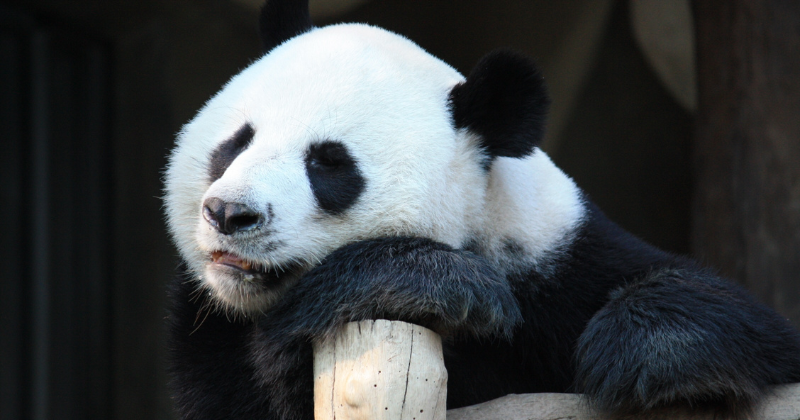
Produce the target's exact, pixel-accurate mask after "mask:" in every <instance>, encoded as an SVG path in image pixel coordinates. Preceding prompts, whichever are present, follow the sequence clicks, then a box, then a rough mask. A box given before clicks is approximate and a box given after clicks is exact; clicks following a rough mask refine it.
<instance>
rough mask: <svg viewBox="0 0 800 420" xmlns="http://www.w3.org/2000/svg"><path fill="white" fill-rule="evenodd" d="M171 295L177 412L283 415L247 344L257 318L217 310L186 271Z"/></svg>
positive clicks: (198, 418) (215, 419)
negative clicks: (260, 380) (274, 405)
mask: <svg viewBox="0 0 800 420" xmlns="http://www.w3.org/2000/svg"><path fill="white" fill-rule="evenodd" d="M205 293H208V292H205ZM169 295H170V312H169V315H168V318H167V319H168V326H169V330H168V335H169V341H168V344H169V370H170V374H171V377H172V381H171V382H172V383H171V387H172V389H173V394H174V402H175V408H176V409H177V411H178V413H179V415H180V418H182V419H192V420H204V419H208V420H220V419H241V418H259V419H278V418H283V417H279V416H278V415H276V414H275V413H274V412H272V409H271V407H272V404H271V399H270V397H271V395H270V393H268V392H265V391H264V390H263V388H261V386H260V385H259V383H258V381H257V380H256V378H255V372H256V370H255V368H254V366H253V362H252V357H251V356H250V354H249V351H250V348H249V345H248V343H249V341H250V339H251V336H252V334H253V331H254V328H255V324H254V323H253V322H246V321H243V320H241V319H240V320H233V318H229V317H227V316H226V315H225V314H224V313H222V312H219V311H215V310H214V309H213V306H212V305H210V302H209V301H208V299H210V297H208V296H205V295H204V294H203V293H202V292H201V291H199V290H197V285H196V283H195V281H192V280H188V277H187V276H185V275H183V276H179V277H178V278H176V279H175V280H173V282H172V284H171V285H170V290H169ZM309 375H310V374H309ZM309 400H310V398H309ZM309 405H310V402H309Z"/></svg>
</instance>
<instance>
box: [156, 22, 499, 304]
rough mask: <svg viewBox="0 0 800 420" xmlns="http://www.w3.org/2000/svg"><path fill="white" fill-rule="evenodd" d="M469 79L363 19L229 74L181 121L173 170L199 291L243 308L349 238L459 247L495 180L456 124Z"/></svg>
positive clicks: (183, 238) (173, 217)
mask: <svg viewBox="0 0 800 420" xmlns="http://www.w3.org/2000/svg"><path fill="white" fill-rule="evenodd" d="M462 81H463V77H462V76H461V75H459V74H458V73H457V72H456V71H455V70H453V69H452V68H451V67H450V66H448V65H446V64H444V63H443V62H441V61H439V60H438V59H436V58H434V57H432V56H430V55H429V54H427V53H426V52H424V51H423V50H422V49H420V48H419V47H418V46H416V45H415V44H413V43H411V42H410V41H408V40H406V39H404V38H402V37H400V36H397V35H395V34H392V33H389V32H387V31H385V30H382V29H378V28H374V27H369V26H365V25H336V26H330V27H325V28H320V29H314V30H312V31H310V32H308V33H306V34H303V35H300V36H297V37H295V38H292V39H290V40H289V41H287V42H285V43H284V44H282V45H280V46H278V47H277V48H275V49H274V50H272V51H271V52H270V53H269V54H268V55H266V56H264V57H263V58H261V59H260V60H258V61H257V62H255V63H254V64H252V65H251V66H250V67H248V68H247V69H245V70H244V71H243V72H242V73H240V74H239V75H237V76H236V77H234V78H233V79H232V80H231V81H230V82H229V83H228V84H227V85H226V86H225V88H224V89H223V90H222V91H221V92H219V93H218V94H217V95H216V96H215V97H214V98H212V99H211V100H210V101H209V102H208V103H207V104H206V105H205V107H204V108H203V109H202V110H201V111H200V112H199V113H198V115H197V116H196V117H195V118H194V119H193V120H192V121H191V122H190V123H189V124H187V125H186V126H185V127H184V129H183V131H182V132H181V134H180V136H179V138H178V143H177V147H176V148H175V150H174V151H173V154H172V156H171V158H170V163H169V166H168V168H167V172H166V196H165V202H166V208H167V215H168V222H169V227H170V231H171V234H172V236H173V238H174V240H175V242H176V243H177V245H178V248H179V250H180V252H181V254H182V256H183V257H184V259H185V260H186V261H187V263H188V264H189V267H190V270H191V271H192V272H193V273H194V275H195V277H196V278H198V279H200V283H199V284H200V285H201V286H202V287H205V288H207V289H209V290H210V291H211V294H212V296H214V297H215V301H216V302H217V303H218V304H219V305H220V306H221V307H222V308H225V309H228V310H234V311H235V312H237V313H244V314H248V313H254V312H258V311H263V310H265V309H267V308H268V307H269V306H271V305H272V304H273V303H274V302H275V300H276V299H278V298H279V297H280V296H281V294H282V293H283V292H284V291H285V290H286V289H287V288H289V287H291V285H292V284H293V283H294V282H295V281H296V280H297V279H298V278H299V276H300V275H302V274H303V273H304V272H305V271H307V270H308V269H310V268H311V267H313V266H314V265H315V264H317V263H318V262H319V261H320V260H321V259H322V258H324V257H325V256H326V255H327V254H328V253H330V252H331V251H333V250H334V249H336V248H338V247H340V246H342V245H344V244H347V243H349V242H352V241H356V240H360V239H366V238H374V237H380V236H390V235H414V236H424V237H428V238H432V239H435V240H438V241H440V242H444V243H447V244H450V245H452V246H459V245H460V244H462V243H464V242H465V241H466V240H467V238H468V237H469V236H470V235H472V234H473V233H474V232H473V230H474V229H473V226H476V225H479V224H481V223H480V221H479V220H478V219H480V218H481V217H483V216H482V215H481V214H482V213H481V209H482V208H483V207H484V205H483V201H484V195H485V189H486V184H487V182H488V181H487V174H486V171H485V170H484V168H483V167H482V165H483V164H484V163H485V160H486V156H484V155H483V152H482V151H481V150H482V149H481V148H479V147H478V145H477V140H476V138H475V136H474V135H471V134H469V133H468V132H467V131H466V130H463V129H457V128H456V127H454V125H453V122H452V114H451V109H450V103H449V97H448V95H449V93H450V91H451V89H452V88H453V86H455V85H456V84H458V83H460V82H462Z"/></svg>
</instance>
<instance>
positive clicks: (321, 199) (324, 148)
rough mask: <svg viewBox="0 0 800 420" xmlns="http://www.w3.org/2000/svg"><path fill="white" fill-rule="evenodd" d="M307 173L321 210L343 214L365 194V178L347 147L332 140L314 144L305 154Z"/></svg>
mask: <svg viewBox="0 0 800 420" xmlns="http://www.w3.org/2000/svg"><path fill="white" fill-rule="evenodd" d="M305 161H306V173H307V174H308V180H309V182H310V183H311V190H312V192H313V193H314V197H315V198H316V200H317V204H319V207H320V208H321V209H322V210H324V211H325V212H326V213H328V214H332V215H336V214H341V213H342V212H344V211H345V210H347V209H348V208H349V207H350V206H352V205H353V203H355V201H356V199H358V197H359V196H360V195H361V193H362V192H363V191H364V184H365V182H364V177H362V176H361V171H359V170H358V164H357V162H356V160H355V159H354V158H353V156H352V155H351V154H350V152H349V151H348V150H347V147H346V146H345V145H344V144H342V143H340V142H338V141H332V140H326V141H323V142H319V143H314V144H312V145H310V146H309V147H308V151H307V152H306V159H305Z"/></svg>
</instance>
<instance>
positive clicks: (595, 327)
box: [576, 270, 800, 416]
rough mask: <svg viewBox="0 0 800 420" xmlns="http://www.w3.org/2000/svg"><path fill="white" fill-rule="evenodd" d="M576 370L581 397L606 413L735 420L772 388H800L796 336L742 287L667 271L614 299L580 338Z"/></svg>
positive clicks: (700, 275) (617, 293) (686, 272)
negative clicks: (671, 408)
mask: <svg viewBox="0 0 800 420" xmlns="http://www.w3.org/2000/svg"><path fill="white" fill-rule="evenodd" d="M577 364H578V366H577V374H576V388H577V390H578V391H581V392H585V393H587V394H589V395H590V396H591V397H592V398H593V400H594V401H595V403H596V404H597V405H598V407H599V408H601V409H604V410H606V411H610V412H616V413H630V412H641V411H646V410H648V409H652V408H656V407H660V406H666V405H685V406H688V407H690V408H692V409H710V410H715V411H716V412H719V413H722V414H724V415H731V416H740V415H746V414H747V413H748V412H749V411H750V409H751V408H752V406H753V403H755V402H756V401H757V399H758V398H759V396H760V395H761V394H762V393H763V390H764V388H765V386H767V385H768V384H778V383H786V382H792V381H797V380H799V379H800V337H798V334H797V333H796V332H795V331H793V330H792V328H791V327H790V325H789V324H788V322H787V321H786V320H785V319H783V318H781V317H780V316H779V315H777V314H776V313H775V312H774V311H772V310H770V309H769V308H767V307H765V306H763V305H761V304H759V303H757V302H755V301H754V300H753V298H751V297H750V296H749V295H748V294H747V293H746V292H744V291H743V290H742V289H741V288H739V287H738V286H735V285H733V284H730V283H727V282H725V281H723V280H721V279H719V278H716V277H715V276H712V275H708V274H706V273H702V272H698V271H696V270H692V271H690V270H664V271H660V272H653V273H651V274H650V275H648V276H647V277H646V278H644V279H643V280H641V281H638V282H635V283H632V284H630V285H627V286H625V287H623V288H621V289H619V290H617V291H615V292H613V293H612V295H611V300H610V301H609V302H608V303H607V304H606V305H605V306H604V307H603V308H602V309H601V310H600V311H598V312H597V313H596V314H595V315H594V316H593V318H592V319H591V320H590V321H589V323H588V325H587V327H586V329H585V331H584V332H583V334H582V335H581V337H580V338H579V341H578V349H577Z"/></svg>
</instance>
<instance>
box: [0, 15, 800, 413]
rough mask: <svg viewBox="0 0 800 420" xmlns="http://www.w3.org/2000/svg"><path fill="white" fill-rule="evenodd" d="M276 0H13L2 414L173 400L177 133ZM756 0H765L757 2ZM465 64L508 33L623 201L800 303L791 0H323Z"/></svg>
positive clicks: (232, 65) (687, 248)
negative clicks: (265, 2) (169, 227)
mask: <svg viewBox="0 0 800 420" xmlns="http://www.w3.org/2000/svg"><path fill="white" fill-rule="evenodd" d="M260 3H261V0H138V1H135V2H132V1H123V0H0V181H1V182H0V185H1V187H0V192H1V193H2V197H1V201H0V223H2V227H3V228H2V231H0V251H1V252H0V267H2V272H0V278H1V279H2V283H1V285H2V287H1V288H0V420H6V419H35V420H40V419H171V418H173V417H174V414H173V412H172V407H171V402H170V398H169V392H168V388H167V381H168V379H167V377H166V375H165V371H164V363H163V359H164V355H165V345H164V341H163V338H164V325H163V324H164V316H165V310H164V303H165V292H164V290H165V284H166V283H167V281H168V280H169V279H170V277H171V276H172V275H173V273H174V272H175V268H176V266H177V264H178V257H177V252H176V251H175V249H174V247H173V246H172V245H171V244H170V242H169V238H168V237H167V234H166V230H165V226H164V220H163V215H162V211H161V205H162V204H161V200H160V196H161V188H162V185H161V179H160V178H161V171H162V169H163V167H164V165H165V163H166V157H167V154H168V153H169V150H170V148H171V146H172V144H173V139H174V136H175V134H176V133H177V132H178V131H179V130H180V128H181V125H182V124H184V123H185V122H186V121H188V119H190V118H191V117H192V115H193V114H194V113H195V112H196V110H197V109H198V108H199V107H200V106H202V105H203V103H204V102H205V101H206V100H207V99H208V98H209V97H210V96H211V95H212V94H214V92H216V91H217V90H218V89H219V88H220V87H221V86H222V85H223V84H224V83H225V82H226V81H227V79H228V78H230V77H231V76H232V75H233V74H235V73H237V72H238V71H239V70H241V69H242V68H244V67H245V66H247V65H248V63H250V62H252V61H253V60H255V59H257V58H258V57H259V55H260V54H261V51H260V45H259V40H258V37H257V34H256V29H255V28H256V21H257V10H258V7H259V6H260ZM756 3H757V4H756ZM311 11H312V15H313V17H314V21H315V23H316V24H317V25H324V24H328V23H335V22H342V21H351V22H352V21H356V22H367V23H371V24H375V25H378V26H382V27H385V28H387V29H390V30H392V31H395V32H397V33H400V34H402V35H405V36H407V37H408V38H410V39H412V40H414V41H415V42H417V43H418V44H420V45H421V46H422V47H423V48H425V49H427V50H428V51H429V52H431V53H432V54H434V55H436V56H437V57H439V58H441V59H443V60H444V61H446V62H448V63H450V64H452V65H453V66H454V67H456V68H457V69H458V70H459V71H461V72H462V73H468V72H469V71H470V69H471V68H472V65H473V64H474V63H476V62H477V61H478V60H479V58H480V57H481V56H482V55H484V54H485V53H487V52H489V51H491V50H492V49H494V48H498V47H513V48H515V49H517V50H520V51H523V52H525V53H527V54H529V55H531V56H533V57H534V58H536V59H537V61H538V62H539V64H540V65H541V66H542V67H543V70H544V74H545V77H546V79H547V81H548V84H549V88H550V92H551V95H552V97H553V106H552V113H551V116H550V120H549V132H548V135H547V138H546V140H545V143H544V149H545V150H546V151H547V152H548V153H549V154H550V155H551V156H552V157H553V159H554V160H555V162H556V163H557V164H558V165H559V166H560V167H561V168H563V169H564V170H565V171H566V172H567V173H568V174H570V175H571V176H573V177H574V178H575V180H576V181H577V182H578V184H579V185H580V186H582V187H583V188H584V189H585V190H586V191H587V192H588V194H589V195H590V196H591V197H592V198H593V199H594V200H595V201H596V202H597V203H598V204H599V205H600V206H601V208H603V209H604V210H605V211H606V212H607V213H608V214H609V216H610V217H611V218H612V219H614V220H616V221H617V222H619V223H620V224H621V225H623V226H624V227H626V228H627V229H629V230H631V231H632V232H634V233H635V234H637V235H639V236H641V237H642V238H644V239H646V240H648V241H650V242H652V243H654V244H656V245H658V246H660V247H662V248H665V249H667V250H670V251H673V252H677V253H682V254H691V255H693V256H695V257H697V258H699V259H701V260H702V261H704V262H706V263H708V264H709V265H712V266H714V267H717V268H718V269H720V271H721V272H722V273H723V274H724V275H726V276H728V277H730V278H732V279H734V280H735V281H738V282H740V283H741V284H744V285H745V286H746V287H748V288H750V289H751V290H752V291H753V292H754V293H755V294H756V295H757V296H758V298H759V299H760V300H761V301H763V302H764V303H767V304H769V305H770V306H773V307H774V308H776V309H777V310H778V311H780V312H781V313H782V314H783V315H785V316H786V317H787V318H789V319H790V320H791V321H792V322H793V323H794V324H795V325H800V25H799V24H798V22H800V2H797V1H796V0H765V1H761V2H752V1H747V0H698V1H695V2H693V3H690V1H689V0H669V1H665V0H561V1H557V2H555V1H547V0H528V1H524V2H523V1H511V0H495V1H492V2H488V1H477V0H435V1H433V0H432V1H408V0H316V1H313V0H312V2H311Z"/></svg>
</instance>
